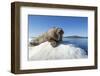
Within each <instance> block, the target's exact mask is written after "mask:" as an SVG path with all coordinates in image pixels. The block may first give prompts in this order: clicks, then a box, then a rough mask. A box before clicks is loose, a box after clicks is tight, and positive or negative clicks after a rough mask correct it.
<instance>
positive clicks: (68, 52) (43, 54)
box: [29, 42, 87, 60]
mask: <svg viewBox="0 0 100 76" xmlns="http://www.w3.org/2000/svg"><path fill="white" fill-rule="evenodd" d="M79 58H87V55H86V52H85V51H84V50H83V49H81V48H79V47H75V46H74V45H72V44H68V45H64V44H60V45H59V46H58V47H55V48H54V47H52V46H51V44H50V43H49V42H44V43H42V44H40V45H38V46H35V47H29V60H57V59H79Z"/></svg>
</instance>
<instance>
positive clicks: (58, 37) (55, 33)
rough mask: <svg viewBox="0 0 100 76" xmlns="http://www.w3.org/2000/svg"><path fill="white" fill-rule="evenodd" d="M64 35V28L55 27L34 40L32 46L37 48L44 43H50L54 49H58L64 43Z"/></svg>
mask: <svg viewBox="0 0 100 76" xmlns="http://www.w3.org/2000/svg"><path fill="white" fill-rule="evenodd" d="M63 34H64V31H63V29H62V28H58V27H53V28H51V29H49V30H48V31H47V32H45V33H43V34H42V35H40V36H39V37H37V38H36V39H34V40H32V41H31V42H30V44H31V45H34V46H37V45H39V44H41V43H43V42H46V41H49V42H50V44H51V45H52V46H53V47H56V46H58V45H59V43H60V42H61V41H62V37H63Z"/></svg>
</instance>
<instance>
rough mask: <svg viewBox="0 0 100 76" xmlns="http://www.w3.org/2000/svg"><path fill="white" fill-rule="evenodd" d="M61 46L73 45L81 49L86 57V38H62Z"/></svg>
mask: <svg viewBox="0 0 100 76" xmlns="http://www.w3.org/2000/svg"><path fill="white" fill-rule="evenodd" d="M62 43H63V44H73V45H74V46H76V47H79V48H81V49H83V50H84V51H85V52H86V54H87V55H88V38H63V42H62Z"/></svg>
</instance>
